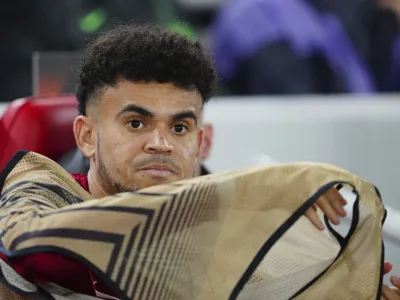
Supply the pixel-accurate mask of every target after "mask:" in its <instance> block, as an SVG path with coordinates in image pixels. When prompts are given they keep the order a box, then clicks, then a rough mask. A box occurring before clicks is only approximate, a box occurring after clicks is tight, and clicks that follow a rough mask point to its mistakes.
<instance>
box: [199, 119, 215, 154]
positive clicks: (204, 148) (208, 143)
mask: <svg viewBox="0 0 400 300" xmlns="http://www.w3.org/2000/svg"><path fill="white" fill-rule="evenodd" d="M203 128H204V139H203V143H202V145H201V148H200V153H199V157H200V158H201V159H206V158H208V157H209V156H210V154H211V149H212V144H213V138H214V127H213V126H212V124H204V125H203Z"/></svg>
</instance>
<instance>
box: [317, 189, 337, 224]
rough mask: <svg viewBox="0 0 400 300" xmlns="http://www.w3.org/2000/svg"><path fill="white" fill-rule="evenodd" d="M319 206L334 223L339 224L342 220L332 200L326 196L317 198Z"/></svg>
mask: <svg viewBox="0 0 400 300" xmlns="http://www.w3.org/2000/svg"><path fill="white" fill-rule="evenodd" d="M317 204H318V206H319V208H320V209H321V210H322V211H323V212H324V214H325V216H327V217H328V219H329V221H331V222H332V223H333V224H335V225H338V224H339V223H340V220H339V218H338V216H337V213H336V210H335V209H334V208H333V207H332V205H331V203H330V201H329V200H328V199H327V198H326V197H325V195H324V196H321V197H320V198H319V199H318V200H317Z"/></svg>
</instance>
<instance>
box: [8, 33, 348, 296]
mask: <svg viewBox="0 0 400 300" xmlns="http://www.w3.org/2000/svg"><path fill="white" fill-rule="evenodd" d="M216 81H217V77H216V74H215V71H214V67H213V63H212V61H211V60H210V58H209V56H208V55H207V54H206V51H205V50H204V49H203V47H202V46H201V44H200V43H199V42H197V41H191V40H189V39H187V38H185V37H183V36H181V35H178V34H175V33H172V32H169V31H164V30H162V29H160V28H159V27H156V26H120V27H118V28H116V29H114V30H112V31H109V32H107V33H105V34H103V35H101V36H99V37H98V38H97V39H95V40H93V41H92V42H91V43H90V45H89V46H88V48H87V49H86V51H85V54H84V56H83V59H82V61H81V65H80V74H79V84H78V91H77V99H78V103H79V111H80V116H79V117H77V118H76V120H75V122H74V133H75V138H76V142H77V145H78V148H79V150H80V151H81V152H82V153H83V154H84V155H85V156H86V157H87V158H89V159H90V170H89V172H88V175H87V176H86V175H79V176H78V175H75V179H76V180H77V181H78V182H79V183H80V185H81V186H82V187H83V188H84V189H86V190H87V191H88V192H89V193H90V194H91V195H92V196H93V197H94V198H101V197H104V196H108V195H113V194H117V193H121V192H135V191H137V190H139V189H144V188H147V187H151V186H154V185H160V184H168V183H172V182H175V181H179V180H182V179H187V178H190V177H192V176H194V175H195V174H196V169H197V168H198V166H199V159H200V158H201V157H205V156H206V154H207V153H201V147H202V143H203V140H204V129H203V128H202V127H201V126H200V121H201V117H202V109H203V106H204V105H205V103H206V102H207V101H208V100H209V99H210V97H211V96H212V95H213V93H214V90H215V86H216ZM345 203H346V202H345V200H344V199H343V198H342V197H341V196H340V194H339V193H338V191H337V190H336V189H335V188H331V189H329V190H327V191H326V192H325V193H324V194H323V196H321V197H320V198H319V199H318V200H317V201H316V205H317V206H319V208H321V209H322V211H323V212H324V213H325V215H326V216H327V217H328V218H329V219H330V220H331V222H333V223H334V224H338V223H339V218H338V217H339V216H344V215H345V214H346V213H345V211H344V209H343V205H344V204H345ZM305 215H306V216H307V217H308V218H309V219H310V220H311V222H312V223H313V224H314V225H315V226H316V227H317V228H319V229H322V228H323V227H324V226H323V224H322V223H321V220H320V219H319V217H318V215H317V213H316V206H314V208H311V209H309V210H308V211H307V212H306V213H305ZM1 258H3V259H5V257H3V256H1ZM52 259H54V260H58V264H57V265H58V266H65V265H68V268H62V270H59V269H57V268H56V267H54V266H53V265H51V266H48V261H51V260H52ZM46 263H47V264H46ZM12 264H13V266H14V268H15V270H17V272H18V273H19V274H20V275H23V277H25V278H27V279H28V280H29V281H31V282H41V283H43V282H49V281H51V282H55V283H57V284H58V285H60V286H63V287H66V288H68V289H70V290H73V291H77V292H80V293H85V294H91V295H96V291H95V290H97V295H99V294H98V292H99V291H100V292H101V295H105V294H106V295H110V294H112V292H111V291H110V290H108V289H107V287H106V286H104V285H102V282H101V280H100V279H99V278H96V276H95V275H94V274H92V273H91V272H90V271H89V270H88V269H87V268H85V267H82V265H80V264H79V263H76V262H75V261H73V260H72V259H68V258H66V257H63V256H59V255H53V254H46V253H45V254H43V255H42V254H39V255H38V254H35V255H29V256H28V257H16V258H14V259H13V260H12Z"/></svg>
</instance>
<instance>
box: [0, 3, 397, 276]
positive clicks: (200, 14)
mask: <svg viewBox="0 0 400 300" xmlns="http://www.w3.org/2000/svg"><path fill="white" fill-rule="evenodd" d="M399 16H400V0H57V1H54V0H35V1H30V0H14V1H4V3H2V4H1V7H0V39H1V41H2V43H1V47H0V49H1V50H0V51H1V55H0V66H1V67H0V116H2V115H3V116H2V118H3V120H2V121H3V124H4V128H5V131H4V133H3V134H4V138H0V143H1V146H2V147H3V148H7V147H9V145H11V143H15V144H17V145H21V143H22V142H23V143H25V144H26V143H28V144H29V143H30V142H31V141H32V143H33V144H34V142H33V141H35V143H36V144H35V145H36V146H37V144H38V143H41V145H40V146H38V147H39V148H38V149H42V148H43V146H42V144H43V143H49V141H51V143H53V144H54V145H55V146H53V147H54V148H57V147H58V148H57V149H55V150H54V151H55V152H54V153H56V154H54V153H53V152H52V153H53V154H54V157H52V158H53V159H59V158H60V157H61V156H62V154H65V153H66V152H68V151H69V150H73V148H74V145H73V138H71V133H72V131H71V128H72V127H71V126H72V123H71V122H70V123H68V122H69V121H65V122H67V123H68V124H67V125H62V126H61V125H60V124H59V123H60V122H61V121H60V120H69V119H71V118H73V117H74V114H75V110H76V108H74V110H71V106H70V104H66V103H67V102H68V101H70V100H71V99H72V98H73V96H66V97H64V96H61V95H68V94H69V95H72V94H73V93H74V84H75V80H76V72H75V70H76V65H77V62H78V59H79V55H80V51H81V50H82V47H83V45H84V43H85V40H86V39H88V38H90V37H91V36H93V35H95V34H97V33H98V32H101V31H104V30H107V29H109V28H111V27H113V26H115V25H116V24H120V23H126V22H137V23H143V22H154V23H159V24H161V25H162V26H164V27H166V28H171V29H173V30H176V31H178V32H181V33H182V34H186V35H188V36H189V37H191V38H193V39H199V40H200V41H201V42H202V43H204V45H205V46H206V48H207V49H208V50H209V51H210V54H211V55H212V57H213V59H214V61H215V64H216V68H217V72H218V76H219V78H220V88H219V91H218V95H217V96H216V97H215V98H214V99H212V100H211V103H210V104H209V105H208V107H207V108H206V113H205V120H206V122H208V123H211V124H213V126H214V132H215V134H214V139H213V149H212V152H211V155H210V157H209V158H208V159H207V160H206V161H205V164H206V166H207V167H208V168H209V169H210V171H212V172H216V171H221V170H225V169H229V168H235V167H242V166H247V165H251V164H271V163H276V162H294V161H318V162H329V163H334V164H337V165H339V166H341V167H343V168H346V169H348V170H349V171H352V172H354V173H356V174H357V175H359V176H361V177H363V178H366V179H367V180H370V181H372V182H373V183H374V184H375V185H376V186H377V187H378V188H379V189H380V191H381V193H382V196H383V200H384V203H385V205H387V207H388V210H389V215H388V219H387V221H386V224H385V242H386V259H387V260H390V261H392V262H393V263H394V264H395V269H394V270H395V272H397V274H400V217H399V216H400V214H399V213H398V212H399V211H400V191H399V189H397V185H398V184H400V172H399V168H400V158H399V153H400V97H399V92H400V20H399ZM31 96H33V97H31ZM20 98H23V99H22V100H21V99H20ZM66 98H68V99H70V100H66ZM15 99H20V100H18V101H14V100H15ZM43 99H45V102H40V101H41V100H43ZM35 101H38V102H35ZM27 103H30V104H29V105H33V106H34V105H35V104H34V103H41V104H40V105H42V106H40V105H39V106H40V107H47V108H48V106H52V105H54V106H57V105H58V104H60V108H57V109H56V114H54V113H53V112H52V110H50V111H51V113H49V114H48V112H45V109H47V108H42V109H37V108H35V109H33V110H32V111H33V112H32V113H31V112H29V113H26V112H24V113H21V114H20V115H19V116H20V117H19V119H18V118H17V117H16V116H17V115H18V111H19V110H20V109H21V107H25V106H24V105H27ZM32 103H33V104H32ZM43 103H45V104H43ZM52 109H53V108H52ZM41 118H42V119H43V120H42V121H40V120H41ZM49 118H50V119H51V118H53V119H52V121H49V120H50V119H49ZM16 119H17V121H16ZM51 122H53V123H54V124H55V125H54V126H53V123H51ZM0 125H1V122H0ZM57 126H59V127H57ZM60 126H61V127H60ZM65 126H66V127H65ZM49 127H51V128H52V129H49ZM57 128H59V129H57ZM65 128H66V129H65ZM63 130H66V131H65V132H66V133H65V134H64V131H63ZM21 132H23V133H21ZM6 134H7V135H8V136H7V137H5V136H6ZM38 136H43V137H42V139H39V142H38V141H37V140H38ZM49 136H51V138H50V137H49ZM0 137H1V130H0ZM25 144H24V145H25ZM33 144H32V145H33ZM36 146H35V147H36ZM21 147H22V146H21ZM35 147H34V146H32V148H33V150H37V149H36V148H35ZM40 147H42V148H40ZM0 148H1V147H0ZM47 150H48V149H47V148H46V149H44V148H43V152H44V153H46V151H47ZM37 151H38V150H37ZM4 152H6V150H4ZM49 153H50V152H49ZM0 155H2V154H1V150H0ZM3 155H6V154H3ZM49 156H50V157H51V155H50V154H49ZM0 167H1V166H0Z"/></svg>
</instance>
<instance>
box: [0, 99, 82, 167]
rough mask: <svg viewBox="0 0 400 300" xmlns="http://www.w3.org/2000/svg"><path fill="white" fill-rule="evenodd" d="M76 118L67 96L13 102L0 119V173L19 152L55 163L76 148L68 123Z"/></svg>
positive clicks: (75, 112)
mask: <svg viewBox="0 0 400 300" xmlns="http://www.w3.org/2000/svg"><path fill="white" fill-rule="evenodd" d="M77 115H78V109H77V102H76V98H75V96H71V95H67V96H58V97H29V98H24V99H18V100H15V101H13V102H12V103H11V104H10V105H9V106H8V107H7V108H6V110H5V112H4V114H3V116H2V118H1V120H0V141H1V147H0V170H2V169H3V167H4V166H5V164H6V163H7V161H8V160H9V159H10V158H11V157H12V155H13V154H15V152H16V151H18V150H21V149H25V150H31V151H34V152H37V153H40V154H43V155H45V156H47V157H49V158H51V159H53V160H58V159H59V158H60V157H61V156H62V155H63V154H65V153H66V152H68V151H70V150H72V149H74V148H76V143H75V138H74V134H73V131H72V124H73V121H74V119H75V117H76V116H77ZM10 153H11V154H10Z"/></svg>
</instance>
